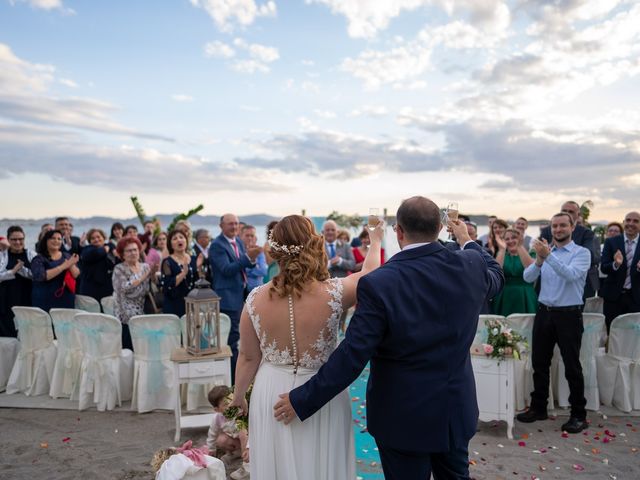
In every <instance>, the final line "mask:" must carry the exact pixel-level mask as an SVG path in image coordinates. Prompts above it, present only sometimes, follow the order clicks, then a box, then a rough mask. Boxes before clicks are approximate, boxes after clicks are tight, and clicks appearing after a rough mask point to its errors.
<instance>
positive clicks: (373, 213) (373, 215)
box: [367, 208, 380, 232]
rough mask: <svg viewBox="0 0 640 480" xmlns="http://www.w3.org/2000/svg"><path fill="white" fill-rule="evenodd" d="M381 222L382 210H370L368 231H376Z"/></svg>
mask: <svg viewBox="0 0 640 480" xmlns="http://www.w3.org/2000/svg"><path fill="white" fill-rule="evenodd" d="M379 222H380V209H379V208H370V209H369V216H368V217H367V229H368V230H370V231H372V232H373V231H374V230H375V229H376V226H377V225H378V223H379Z"/></svg>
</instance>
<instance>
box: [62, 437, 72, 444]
mask: <svg viewBox="0 0 640 480" xmlns="http://www.w3.org/2000/svg"><path fill="white" fill-rule="evenodd" d="M62 441H63V442H65V443H66V442H70V441H71V437H64V438H63V439H62Z"/></svg>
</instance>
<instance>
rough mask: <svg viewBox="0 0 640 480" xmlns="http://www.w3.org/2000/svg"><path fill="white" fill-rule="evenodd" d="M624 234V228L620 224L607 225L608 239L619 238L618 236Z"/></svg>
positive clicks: (611, 223)
mask: <svg viewBox="0 0 640 480" xmlns="http://www.w3.org/2000/svg"><path fill="white" fill-rule="evenodd" d="M622 232H624V227H623V226H622V224H621V223H620V222H609V224H608V225H607V233H606V238H612V237H617V236H618V235H622Z"/></svg>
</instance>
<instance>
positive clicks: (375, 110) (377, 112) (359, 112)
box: [349, 105, 389, 117]
mask: <svg viewBox="0 0 640 480" xmlns="http://www.w3.org/2000/svg"><path fill="white" fill-rule="evenodd" d="M388 114H389V110H388V109H387V107H385V106H384V105H363V106H362V107H360V108H356V109H354V110H352V111H351V113H350V114H349V116H350V117H384V116H385V115H388Z"/></svg>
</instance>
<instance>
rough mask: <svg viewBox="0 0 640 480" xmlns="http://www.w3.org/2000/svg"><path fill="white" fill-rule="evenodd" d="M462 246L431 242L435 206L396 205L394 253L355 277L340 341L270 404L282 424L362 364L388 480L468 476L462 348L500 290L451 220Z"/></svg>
mask: <svg viewBox="0 0 640 480" xmlns="http://www.w3.org/2000/svg"><path fill="white" fill-rule="evenodd" d="M449 226H450V227H451V229H452V231H453V233H454V235H455V237H456V238H457V239H458V242H459V244H460V246H461V247H462V249H461V250H458V251H450V250H447V249H445V248H444V247H443V246H442V245H441V244H440V243H439V242H437V239H438V234H439V232H440V229H441V228H442V225H441V223H440V210H439V209H438V206H437V205H436V204H435V203H433V202H432V201H431V200H429V199H427V198H424V197H412V198H409V199H408V200H405V201H403V202H402V205H400V208H399V209H398V212H397V225H395V226H394V230H395V231H396V236H397V239H398V243H399V244H400V247H401V248H402V251H401V252H399V253H397V254H396V255H394V256H393V257H392V258H391V259H390V260H389V261H388V262H387V263H386V264H385V265H384V266H382V267H381V268H379V269H377V270H374V271H373V272H371V273H369V274H368V275H366V276H364V277H362V278H361V279H360V282H359V284H358V293H357V298H358V306H357V309H356V312H355V314H354V315H353V317H352V319H351V323H350V324H349V328H348V329H347V332H346V337H345V339H344V341H343V342H342V343H340V345H339V346H338V347H337V349H336V350H335V351H334V352H333V354H332V355H331V357H330V358H329V360H328V361H327V363H326V364H325V365H324V366H323V367H322V368H320V370H319V371H318V373H317V374H316V375H315V376H314V377H312V378H311V379H310V380H309V381H308V382H307V383H305V384H304V385H302V386H300V387H298V388H296V389H294V390H292V391H291V392H289V393H288V394H284V395H281V400H280V401H279V402H278V403H277V404H276V405H275V406H274V414H275V416H276V418H278V419H279V420H283V421H285V423H289V422H290V421H291V420H292V419H293V418H295V416H297V417H299V418H300V419H301V420H305V419H306V418H308V417H310V416H311V415H313V414H314V413H315V412H316V411H318V410H319V409H320V408H321V407H322V406H323V405H324V404H326V403H327V402H328V401H329V400H331V399H332V398H333V397H334V396H335V395H337V394H338V393H339V392H341V391H343V390H344V389H345V388H347V387H348V386H349V385H350V384H351V383H352V382H353V381H354V380H355V379H356V378H358V376H359V375H360V373H361V371H362V369H363V368H364V367H365V365H366V364H367V362H368V361H371V373H370V376H369V383H368V385H367V416H368V430H369V433H371V435H372V436H373V437H374V438H375V440H376V443H377V445H378V449H379V451H380V458H381V460H382V468H383V470H384V475H385V479H387V480H414V479H415V480H418V479H419V480H424V479H425V478H429V475H430V474H431V472H433V475H434V478H435V479H437V480H440V479H454V478H455V479H464V478H469V465H468V445H469V440H470V439H471V437H473V435H474V434H475V432H476V427H477V421H478V407H477V401H476V391H475V382H474V378H473V371H472V369H471V359H470V357H469V348H470V346H471V344H472V342H473V338H474V336H475V333H476V326H477V322H478V314H479V313H480V309H481V308H482V306H483V304H484V303H485V301H487V300H488V299H489V298H491V297H493V296H495V295H496V294H497V293H499V292H500V290H501V289H502V285H503V283H504V277H503V274H502V269H501V268H500V266H499V265H498V263H497V262H496V261H495V260H494V259H493V258H492V257H491V256H489V255H488V254H487V253H485V252H484V251H483V250H482V248H481V247H480V246H479V245H478V244H477V243H475V242H474V241H472V240H471V239H470V238H469V235H468V233H467V227H466V225H465V224H464V223H463V222H459V221H457V222H450V223H449Z"/></svg>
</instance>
